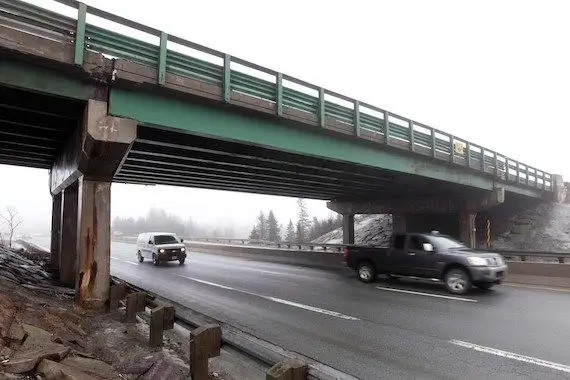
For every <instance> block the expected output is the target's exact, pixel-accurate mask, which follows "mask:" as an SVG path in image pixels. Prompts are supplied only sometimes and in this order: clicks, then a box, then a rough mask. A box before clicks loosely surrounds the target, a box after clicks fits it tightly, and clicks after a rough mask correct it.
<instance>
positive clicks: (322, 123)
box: [318, 87, 326, 128]
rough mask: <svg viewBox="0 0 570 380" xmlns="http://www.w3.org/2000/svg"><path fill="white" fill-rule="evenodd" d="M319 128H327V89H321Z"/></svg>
mask: <svg viewBox="0 0 570 380" xmlns="http://www.w3.org/2000/svg"><path fill="white" fill-rule="evenodd" d="M318 117H319V126H320V127H321V128H324V126H325V118H326V111H325V89H324V88H322V87H321V88H319V114H318Z"/></svg>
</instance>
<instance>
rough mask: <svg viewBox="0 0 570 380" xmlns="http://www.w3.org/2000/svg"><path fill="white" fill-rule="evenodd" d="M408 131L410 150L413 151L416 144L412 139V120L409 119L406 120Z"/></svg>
mask: <svg viewBox="0 0 570 380" xmlns="http://www.w3.org/2000/svg"><path fill="white" fill-rule="evenodd" d="M408 129H409V131H408V133H409V136H408V138H409V140H410V150H411V151H412V152H413V151H414V145H415V144H416V143H415V141H414V122H413V121H411V120H408Z"/></svg>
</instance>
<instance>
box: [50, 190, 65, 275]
mask: <svg viewBox="0 0 570 380" xmlns="http://www.w3.org/2000/svg"><path fill="white" fill-rule="evenodd" d="M62 206H63V202H62V195H61V193H60V194H56V195H54V196H53V198H52V209H51V249H50V253H51V256H50V266H51V267H53V268H57V267H58V266H59V252H60V248H61V247H60V244H61V243H60V242H61V235H60V234H61V223H62V211H63V210H62Z"/></svg>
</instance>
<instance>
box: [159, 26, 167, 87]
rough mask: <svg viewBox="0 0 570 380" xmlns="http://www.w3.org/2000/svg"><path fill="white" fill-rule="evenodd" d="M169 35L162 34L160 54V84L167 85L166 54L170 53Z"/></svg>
mask: <svg viewBox="0 0 570 380" xmlns="http://www.w3.org/2000/svg"><path fill="white" fill-rule="evenodd" d="M167 45H168V34H166V33H165V32H160V51H159V54H158V78H157V79H158V84H159V85H161V86H163V85H164V84H165V83H166V54H167V53H168V46H167Z"/></svg>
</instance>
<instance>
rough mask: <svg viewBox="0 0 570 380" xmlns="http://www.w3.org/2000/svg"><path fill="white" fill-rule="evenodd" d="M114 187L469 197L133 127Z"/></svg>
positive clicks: (407, 179) (417, 182)
mask: <svg viewBox="0 0 570 380" xmlns="http://www.w3.org/2000/svg"><path fill="white" fill-rule="evenodd" d="M115 181H116V182H124V183H133V184H160V185H174V186H183V187H195V188H207V189H216V190H229V191H239V192H249V193H261V194H273V195H281V196H291V197H305V198H313V199H326V200H330V199H335V198H346V197H350V198H358V199H362V198H370V199H378V198H384V197H410V196H420V195H421V196H429V195H439V196H442V195H444V196H445V195H446V194H449V195H453V194H465V191H473V190H472V189H471V190H468V189H467V188H464V187H462V186H458V185H455V184H444V183H442V182H438V181H428V180H426V179H425V178H421V179H418V178H414V177H412V176H406V175H402V174H396V173H390V172H385V171H379V170H377V169H373V168H369V167H365V166H355V165H353V164H346V163H341V162H335V161H328V160H324V159H320V158H316V157H310V156H305V155H296V154H292V153H286V152H282V151H275V150H270V149H266V148H262V147H259V146H252V145H245V144H240V143H236V142H230V141H223V140H218V139H212V138H207V137H202V136H196V135H191V134H186V133H179V132H174V131H171V130H166V129H158V128H153V127H145V126H139V131H138V138H137V140H136V142H135V144H134V145H133V147H132V149H131V151H130V153H129V154H128V157H127V159H126V160H125V162H124V164H123V166H122V168H121V170H120V171H119V172H118V173H117V174H116V176H115Z"/></svg>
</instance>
